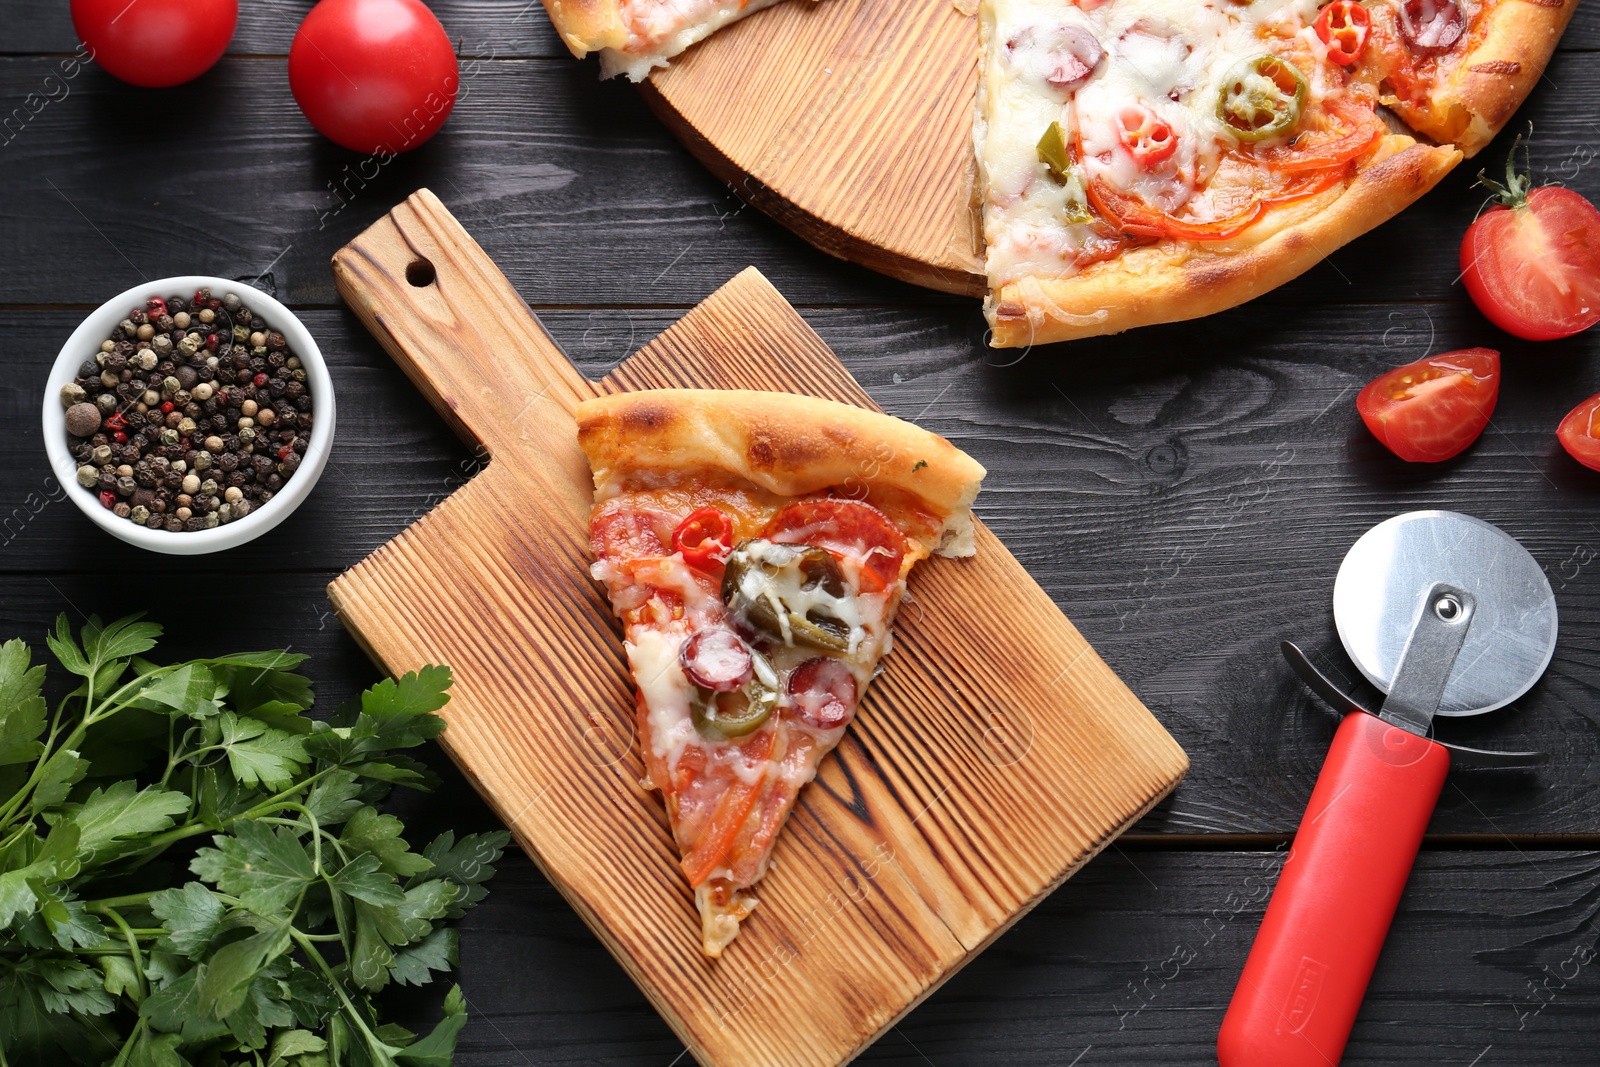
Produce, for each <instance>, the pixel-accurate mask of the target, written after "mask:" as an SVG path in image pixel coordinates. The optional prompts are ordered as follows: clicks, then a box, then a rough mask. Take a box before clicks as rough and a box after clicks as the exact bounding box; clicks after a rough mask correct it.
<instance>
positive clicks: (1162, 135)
mask: <svg viewBox="0 0 1600 1067" xmlns="http://www.w3.org/2000/svg"><path fill="white" fill-rule="evenodd" d="M1117 138H1118V139H1119V140H1120V141H1121V142H1122V147H1123V148H1126V149H1127V150H1128V154H1129V155H1131V156H1132V157H1133V158H1134V160H1135V162H1137V163H1138V164H1139V165H1140V166H1141V167H1144V168H1145V169H1146V170H1148V169H1150V168H1151V167H1154V166H1156V165H1157V164H1159V163H1163V162H1165V161H1166V160H1168V159H1171V158H1172V154H1173V153H1174V152H1176V151H1177V150H1178V139H1177V137H1175V136H1173V133H1172V127H1171V126H1169V125H1168V124H1167V122H1166V120H1165V119H1163V118H1162V117H1161V116H1160V115H1157V114H1156V113H1155V112H1154V111H1151V110H1150V109H1149V108H1147V107H1145V106H1144V105H1143V104H1129V105H1128V106H1127V107H1125V108H1123V109H1122V110H1121V111H1120V112H1118V113H1117Z"/></svg>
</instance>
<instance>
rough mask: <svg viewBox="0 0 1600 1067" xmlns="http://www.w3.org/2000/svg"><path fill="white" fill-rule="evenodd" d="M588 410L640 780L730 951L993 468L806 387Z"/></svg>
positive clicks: (961, 536) (585, 421) (600, 555)
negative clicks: (914, 593)
mask: <svg viewBox="0 0 1600 1067" xmlns="http://www.w3.org/2000/svg"><path fill="white" fill-rule="evenodd" d="M577 421H578V441H579V445H580V446H581V448H582V450H583V451H584V453H585V455H587V457H588V459H589V462H590V467H591V469H592V471H593V474H594V482H595V507H594V511H593V513H592V518H591V525H590V539H591V550H592V552H593V555H594V557H595V561H596V562H595V564H594V568H593V573H594V576H595V578H596V579H597V580H599V581H600V582H601V583H602V584H603V585H604V586H605V589H606V592H607V595H608V598H609V600H610V603H611V606H612V608H613V610H614V611H615V612H616V614H617V615H618V617H619V618H620V619H621V621H622V623H623V637H624V648H625V651H626V654H627V658H628V665H629V668H630V671H631V672H632V677H633V679H634V682H635V686H636V716H637V724H638V731H637V732H638V736H639V750H640V755H641V758H642V761H643V764H644V768H645V774H644V777H643V779H642V780H641V785H643V786H645V787H646V788H650V789H657V790H660V791H661V793H662V796H663V800H664V803H665V806H666V811H667V817H668V823H669V825H670V826H671V829H672V833H673V838H674V842H675V844H676V845H677V848H678V850H679V854H680V856H681V857H682V859H681V863H680V868H681V870H682V872H683V874H684V876H685V877H686V879H687V880H688V882H689V884H690V887H691V889H692V890H693V896H694V901H695V906H696V909H697V911H698V912H699V915H700V919H701V942H702V945H701V947H702V950H703V951H704V953H705V954H706V955H707V956H710V957H716V956H718V955H720V954H721V952H722V951H723V949H724V948H725V947H726V946H727V945H728V944H729V943H730V942H731V941H732V940H733V939H734V938H735V937H736V936H737V935H738V933H739V928H740V923H741V922H742V921H743V920H744V919H745V918H746V917H747V916H748V915H749V914H750V912H751V909H753V908H754V906H755V903H756V901H755V898H754V896H753V895H752V894H751V892H750V890H751V887H752V886H754V885H755V883H756V882H758V881H759V880H760V879H761V877H762V876H763V875H764V874H765V872H766V868H767V863H768V860H769V858H770V856H771V852H772V848H773V846H774V845H775V843H776V841H777V840H778V837H779V835H780V833H781V831H782V828H783V826H784V824H785V823H786V822H787V820H788V817H789V814H790V812H791V811H792V810H793V806H794V803H795V801H796V798H797V797H798V794H799V792H800V790H801V788H802V787H803V786H804V785H805V784H806V783H808V782H809V781H811V779H812V778H813V777H815V775H816V771H817V767H818V765H819V764H820V762H821V760H822V758H823V757H825V756H826V755H827V754H828V752H830V751H832V750H833V748H834V747H835V746H836V745H837V744H838V743H839V741H840V740H841V739H842V737H843V736H844V734H845V732H846V730H847V729H848V726H849V723H850V721H851V720H852V719H853V716H854V714H855V710H856V707H857V706H858V705H859V703H860V700H861V697H862V696H863V694H864V692H865V690H866V687H867V685H868V683H869V682H870V680H871V678H872V677H873V676H874V675H875V673H876V672H877V670H878V665H879V660H880V658H881V657H882V655H884V654H886V653H887V652H888V650H889V647H890V630H891V627H892V624H893V621H894V616H895V611H896V609H897V607H898V604H899V602H900V599H901V597H902V595H903V594H904V591H905V581H906V578H907V576H908V575H909V573H910V571H911V568H912V567H913V565H915V564H916V563H917V562H918V561H919V560H921V559H923V558H925V557H927V556H928V555H931V554H940V555H946V556H970V555H972V554H973V552H974V551H975V547H974V542H973V537H974V525H973V518H972V514H971V510H970V508H971V504H972V501H973V498H974V497H975V496H976V494H977V491H978V487H979V485H980V483H981V481H982V478H983V476H984V470H983V467H982V466H981V465H979V464H978V463H977V462H976V461H975V460H973V459H972V458H971V457H969V456H967V455H966V454H965V453H964V452H962V451H960V450H959V449H957V448H956V447H955V446H954V445H952V444H950V443H949V442H948V441H946V440H945V439H944V438H942V437H939V436H938V435H936V434H933V433H931V432H929V431H927V430H924V429H921V428H920V427H917V426H914V425H912V424H911V423H908V422H904V421H902V420H899V419H896V418H894V417H892V416H889V415H885V414H881V413H877V412H872V411H868V410H866V409H863V408H858V407H854V406H851V405H848V404H842V403H838V402H835V401H829V400H821V399H817V398H814V397H807V396H801V395H796V394H787V393H764V392H755V391H748V390H685V389H663V390H645V391H639V392H633V393H621V394H616V395H612V396H606V397H600V398H596V399H593V400H588V401H585V402H583V403H582V404H580V405H579V406H578V408H577Z"/></svg>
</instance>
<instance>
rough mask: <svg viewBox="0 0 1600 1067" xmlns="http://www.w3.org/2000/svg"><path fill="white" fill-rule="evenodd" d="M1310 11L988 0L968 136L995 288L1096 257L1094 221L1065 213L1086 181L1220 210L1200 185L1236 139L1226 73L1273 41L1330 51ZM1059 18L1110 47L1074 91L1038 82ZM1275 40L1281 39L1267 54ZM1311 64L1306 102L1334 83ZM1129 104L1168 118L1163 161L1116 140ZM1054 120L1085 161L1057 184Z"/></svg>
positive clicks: (1263, 2) (1190, 207)
mask: <svg viewBox="0 0 1600 1067" xmlns="http://www.w3.org/2000/svg"><path fill="white" fill-rule="evenodd" d="M1317 11H1318V3H1317V0H1254V2H1253V3H1238V2H1235V0H1110V2H1107V3H1102V4H1099V5H1098V6H1093V7H1092V9H1091V10H1084V9H1083V8H1080V7H1078V6H1077V5H1076V4H1073V3H1070V2H1068V0H988V2H987V4H986V6H985V8H984V12H983V17H984V33H985V40H986V42H987V47H986V49H985V55H984V60H983V78H982V84H981V86H980V91H979V100H978V114H977V117H976V119H975V122H974V130H973V139H974V144H975V147H976V149H977V153H978V160H979V174H980V181H981V183H982V188H983V190H984V199H983V205H982V206H983V224H984V237H985V240H986V242H987V245H988V273H989V283H990V286H991V288H998V287H999V286H1001V285H1004V284H1007V283H1009V282H1014V281H1018V280H1020V279H1023V278H1026V277H1030V276H1033V277H1070V276H1071V275H1073V274H1076V273H1077V272H1078V271H1079V270H1080V269H1081V267H1080V263H1082V262H1084V261H1085V260H1086V259H1088V260H1091V261H1092V259H1093V255H1092V253H1093V251H1094V247H1095V243H1096V241H1097V240H1103V238H1097V236H1096V228H1095V227H1094V226H1093V225H1092V224H1090V223H1085V222H1082V221H1077V222H1075V221H1073V220H1074V218H1077V219H1082V218H1083V217H1084V213H1085V208H1086V204H1085V198H1084V194H1083V187H1082V182H1083V181H1085V180H1087V179H1091V178H1100V179H1102V180H1104V181H1106V182H1107V183H1108V184H1109V185H1111V186H1112V187H1113V188H1116V189H1119V190H1122V191H1125V192H1129V193H1136V194H1137V195H1139V196H1140V197H1142V198H1143V199H1145V200H1146V201H1148V202H1149V203H1151V204H1154V205H1157V206H1159V207H1161V208H1163V209H1164V210H1166V211H1168V212H1171V213H1178V212H1180V211H1182V212H1184V213H1185V215H1187V216H1190V217H1194V218H1196V219H1199V220H1204V219H1207V218H1211V217H1215V216H1214V214H1213V211H1212V208H1211V205H1210V203H1209V200H1208V198H1207V194H1206V189H1207V182H1208V181H1209V180H1210V179H1211V178H1212V177H1213V176H1214V175H1215V174H1216V171H1217V166H1218V163H1219V161H1220V159H1221V157H1222V152H1223V150H1224V149H1225V148H1226V147H1228V146H1230V145H1231V144H1232V143H1233V138H1232V137H1231V135H1230V134H1229V133H1228V132H1227V130H1226V129H1225V128H1224V125H1223V123H1222V121H1221V120H1220V119H1219V118H1218V116H1217V97H1218V92H1219V89H1220V86H1221V82H1222V81H1223V79H1224V78H1225V76H1226V75H1227V73H1228V71H1229V70H1230V69H1231V68H1232V66H1233V65H1234V64H1235V63H1237V62H1238V61H1239V60H1241V59H1246V58H1249V57H1251V56H1256V55H1260V54H1262V53H1264V52H1267V51H1269V50H1281V49H1282V47H1283V46H1282V44H1281V42H1284V41H1289V40H1291V39H1293V40H1294V41H1295V49H1296V50H1297V51H1299V52H1302V53H1305V54H1310V55H1314V56H1315V57H1316V58H1317V59H1318V60H1321V59H1322V58H1323V57H1324V56H1325V54H1326V49H1325V47H1324V46H1323V45H1322V42H1321V41H1320V40H1318V39H1317V38H1316V35H1315V33H1314V32H1312V31H1311V29H1310V28H1309V27H1310V24H1311V23H1312V22H1313V21H1314V20H1315V19H1316V15H1317ZM1060 26H1072V27H1076V28H1078V29H1079V30H1081V31H1084V32H1088V33H1090V34H1092V35H1093V36H1094V38H1095V40H1096V41H1098V42H1099V44H1100V47H1101V48H1102V49H1103V50H1104V53H1105V54H1104V57H1103V58H1102V59H1101V60H1100V62H1099V64H1098V66H1097V67H1096V68H1095V70H1094V72H1093V73H1092V74H1091V75H1090V76H1089V78H1088V79H1087V81H1085V82H1084V83H1082V84H1081V85H1078V86H1077V87H1075V88H1071V89H1059V88H1056V87H1054V86H1052V85H1050V84H1049V83H1048V82H1047V81H1045V80H1044V78H1043V76H1042V75H1041V74H1040V71H1041V69H1044V68H1047V67H1048V66H1049V64H1048V63H1042V62H1041V61H1040V60H1039V58H1038V57H1037V56H1036V55H1032V54H1030V52H1031V51H1033V50H1037V49H1038V48H1039V47H1041V45H1040V42H1041V41H1048V40H1049V39H1050V33H1049V31H1050V29H1051V28H1053V27H1060ZM1272 41H1277V42H1280V43H1279V44H1276V45H1273V46H1272V47H1271V49H1269V42H1272ZM1302 42H1303V43H1302ZM1311 42H1315V44H1314V45H1313V44H1312V43H1311ZM1297 66H1299V64H1297ZM1320 66H1326V64H1320V65H1319V69H1317V70H1315V71H1313V70H1304V69H1303V70H1302V73H1304V74H1305V75H1306V77H1307V79H1308V81H1309V82H1310V87H1311V98H1312V99H1316V98H1317V97H1319V96H1321V95H1324V94H1326V93H1328V92H1330V91H1337V89H1336V86H1335V85H1334V84H1331V83H1330V82H1329V81H1327V80H1325V78H1324V75H1325V74H1326V72H1325V71H1323V70H1321V69H1320ZM1308 103H1309V101H1308ZM1135 105H1138V106H1143V107H1147V108H1149V109H1150V110H1151V111H1153V112H1155V113H1156V115H1157V116H1159V117H1160V118H1161V119H1162V120H1163V121H1165V122H1166V123H1167V124H1168V125H1169V126H1170V127H1171V129H1172V131H1173V134H1174V136H1175V138H1176V140H1177V144H1178V148H1177V151H1176V152H1175V153H1174V154H1173V156H1172V157H1171V158H1170V159H1168V160H1166V161H1165V162H1163V163H1160V164H1157V165H1155V166H1152V167H1144V166H1141V165H1140V164H1139V163H1138V162H1137V161H1136V160H1135V159H1134V157H1133V156H1132V154H1131V153H1129V152H1128V151H1127V150H1126V148H1125V147H1123V145H1122V143H1121V138H1120V136H1119V134H1118V130H1117V127H1118V124H1119V121H1120V118H1121V116H1122V114H1123V112H1124V111H1125V110H1127V109H1128V108H1130V106H1135ZM1052 122H1058V123H1060V124H1061V127H1062V129H1063V131H1065V132H1066V133H1067V135H1068V138H1069V141H1070V140H1071V139H1074V138H1075V139H1076V140H1077V142H1078V143H1079V145H1080V146H1081V150H1082V154H1081V166H1078V167H1074V172H1075V173H1074V175H1073V180H1072V181H1070V182H1068V183H1065V184H1063V183H1062V182H1060V181H1058V180H1056V179H1055V178H1053V177H1052V176H1051V175H1050V173H1049V171H1048V169H1047V168H1046V167H1045V165H1044V164H1043V163H1042V162H1041V161H1040V160H1039V157H1038V149H1037V145H1038V142H1039V138H1040V137H1041V136H1042V135H1043V134H1044V132H1045V130H1046V129H1047V128H1048V127H1049V125H1050V124H1051V123H1052ZM1079 171H1081V172H1082V173H1077V172H1079Z"/></svg>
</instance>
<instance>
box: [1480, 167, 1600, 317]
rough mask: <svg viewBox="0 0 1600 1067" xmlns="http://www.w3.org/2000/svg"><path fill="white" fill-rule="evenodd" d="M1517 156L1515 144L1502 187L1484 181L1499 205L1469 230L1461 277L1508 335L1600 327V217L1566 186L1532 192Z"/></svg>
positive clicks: (1481, 307)
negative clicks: (1520, 169)
mask: <svg viewBox="0 0 1600 1067" xmlns="http://www.w3.org/2000/svg"><path fill="white" fill-rule="evenodd" d="M1517 141H1518V142H1520V141H1521V138H1520V137H1519V138H1518V139H1517ZM1516 153H1517V144H1516V143H1513V144H1512V146H1511V160H1510V161H1508V162H1507V163H1506V183H1505V184H1504V185H1501V184H1500V183H1498V182H1493V181H1490V180H1489V179H1487V178H1485V177H1484V176H1483V175H1482V174H1480V175H1478V182H1479V184H1481V185H1484V186H1487V187H1488V188H1489V189H1491V190H1493V191H1494V193H1495V197H1496V199H1498V200H1499V201H1500V203H1499V205H1498V206H1496V207H1492V208H1490V209H1489V210H1488V211H1485V212H1484V213H1483V214H1481V215H1479V216H1478V218H1477V219H1476V220H1475V221H1474V222H1473V224H1472V225H1471V226H1469V227H1468V228H1467V235H1466V237H1465V238H1463V239H1462V241H1461V278H1462V281H1464V282H1465V283H1466V286H1467V292H1468V293H1470V294H1472V301H1473V303H1475V304H1477V305H1478V310H1480V311H1482V312H1483V313H1484V315H1485V316H1487V317H1488V319H1489V321H1490V322H1492V323H1494V324H1495V325H1496V326H1498V327H1500V328H1501V329H1502V330H1504V331H1506V333H1509V334H1514V335H1515V336H1517V337H1523V338H1526V339H1527V340H1529V341H1553V340H1555V339H1556V338H1558V337H1571V336H1572V335H1573V334H1575V333H1578V332H1580V331H1582V330H1587V329H1588V328H1589V327H1591V326H1593V325H1594V324H1595V323H1596V322H1600V211H1597V210H1595V206H1594V205H1593V204H1591V203H1589V201H1587V200H1585V199H1584V198H1583V197H1582V196H1581V195H1579V194H1578V193H1575V192H1573V191H1572V190H1571V189H1567V188H1565V187H1563V186H1559V185H1542V186H1540V187H1539V188H1537V189H1533V190H1531V191H1530V189H1529V186H1530V185H1531V184H1532V180H1531V179H1530V178H1529V176H1528V175H1527V174H1526V173H1521V174H1519V173H1518V172H1517V169H1516V164H1515V160H1516Z"/></svg>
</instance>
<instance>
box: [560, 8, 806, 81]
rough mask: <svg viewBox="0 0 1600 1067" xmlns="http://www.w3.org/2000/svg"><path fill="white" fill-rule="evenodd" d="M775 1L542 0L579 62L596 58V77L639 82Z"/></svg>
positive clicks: (563, 41) (564, 42)
mask: <svg viewBox="0 0 1600 1067" xmlns="http://www.w3.org/2000/svg"><path fill="white" fill-rule="evenodd" d="M776 2H777V0H544V6H545V10H546V11H548V12H549V13H550V21H551V23H552V24H553V25H554V26H555V28H556V32H557V33H559V34H560V35H561V41H562V43H563V44H565V45H566V46H567V48H568V49H570V50H571V52H572V54H573V55H575V56H577V57H578V58H579V59H582V58H583V57H584V56H586V55H588V54H589V53H590V52H599V53H600V76H601V77H603V78H610V77H614V76H616V75H618V74H626V75H627V76H628V78H629V79H630V80H631V81H643V80H644V79H645V77H646V76H648V75H649V73H650V72H651V71H652V70H654V69H655V68H656V67H664V66H666V65H667V61H668V60H670V59H671V58H672V57H673V56H675V55H677V54H678V53H679V52H682V51H683V50H684V49H685V48H688V47H689V46H690V45H692V44H694V43H695V42H697V41H702V40H704V39H705V38H707V37H709V36H711V34H712V33H714V32H716V31H717V30H719V29H721V28H722V27H724V26H726V25H728V23H730V22H736V21H738V20H739V19H742V18H744V17H745V16H746V15H748V14H751V13H752V12H755V11H759V10H761V9H762V8H764V7H771V6H772V5H773V4H774V3H776Z"/></svg>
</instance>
